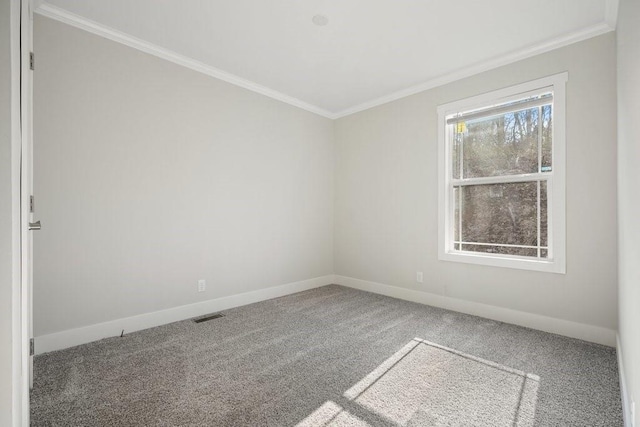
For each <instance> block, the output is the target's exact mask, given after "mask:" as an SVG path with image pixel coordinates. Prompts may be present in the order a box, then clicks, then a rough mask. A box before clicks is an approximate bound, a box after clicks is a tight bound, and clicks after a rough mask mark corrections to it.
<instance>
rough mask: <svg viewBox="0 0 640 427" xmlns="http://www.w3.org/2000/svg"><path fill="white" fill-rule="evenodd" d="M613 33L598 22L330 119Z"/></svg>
mask: <svg viewBox="0 0 640 427" xmlns="http://www.w3.org/2000/svg"><path fill="white" fill-rule="evenodd" d="M607 1H608V3H614V2H615V3H616V5H617V0H607ZM616 7H617V6H616ZM607 10H609V8H607ZM613 30H614V28H613V27H611V25H610V24H609V22H600V23H598V24H595V25H592V26H590V27H587V28H584V29H582V30H578V31H575V32H573V33H569V34H566V35H564V36H562V37H557V38H554V39H551V40H547V41H545V42H542V43H537V44H534V45H531V46H529V47H527V48H524V49H518V50H516V51H512V52H511V53H507V54H506V55H501V56H498V57H495V58H492V59H489V60H487V61H482V62H479V63H476V64H474V65H471V66H469V67H463V68H459V69H458V70H454V71H452V72H449V73H447V74H444V75H441V76H438V77H435V78H433V79H430V80H427V81H426V82H423V83H420V84H418V85H416V86H411V87H409V88H406V89H402V90H399V91H397V92H393V93H391V94H389V95H385V96H382V97H380V98H376V99H373V100H371V101H367V102H364V103H362V104H359V105H356V106H354V107H351V108H347V109H346V110H343V111H340V112H338V113H336V114H334V118H335V119H339V118H341V117H345V116H349V115H351V114H355V113H358V112H360V111H364V110H368V109H370V108H373V107H377V106H379V105H382V104H386V103H389V102H392V101H395V100H398V99H400V98H405V97H407V96H411V95H415V94H416V93H419V92H424V91H425V90H429V89H433V88H435V87H438V86H443V85H445V84H448V83H452V82H455V81H457V80H461V79H464V78H467V77H471V76H473V75H476V74H479V73H482V72H484V71H489V70H492V69H494V68H498V67H501V66H503V65H508V64H512V63H514V62H517V61H521V60H523V59H527V58H530V57H532V56H535V55H539V54H541V53H545V52H549V51H551V50H554V49H558V48H561V47H564V46H568V45H570V44H573V43H577V42H580V41H583V40H586V39H589V38H591V37H596V36H599V35H602V34H605V33H608V32H611V31H613Z"/></svg>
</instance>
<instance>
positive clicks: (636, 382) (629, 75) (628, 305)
mask: <svg viewBox="0 0 640 427" xmlns="http://www.w3.org/2000/svg"><path fill="white" fill-rule="evenodd" d="M638 22H640V3H639V2H638V1H632V0H621V1H620V9H619V20H618V31H617V38H618V227H619V228H618V239H619V243H618V253H619V270H618V275H619V289H618V292H619V304H620V320H619V324H620V330H619V334H620V347H621V348H620V349H621V350H622V354H621V360H622V366H623V367H624V374H625V378H624V383H625V384H626V388H627V390H626V391H627V397H628V398H629V400H628V401H627V402H626V403H627V405H629V406H630V401H631V398H632V397H633V399H635V402H636V418H635V421H636V425H637V426H640V407H637V405H640V332H639V328H640V263H639V262H640V196H639V195H640V175H638V171H639V170H640V130H639V129H638V123H640V27H639V26H638Z"/></svg>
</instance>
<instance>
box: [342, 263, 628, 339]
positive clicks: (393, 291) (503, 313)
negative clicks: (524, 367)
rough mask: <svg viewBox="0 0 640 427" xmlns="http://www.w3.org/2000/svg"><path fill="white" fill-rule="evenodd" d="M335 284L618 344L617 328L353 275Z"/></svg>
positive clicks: (581, 337)
mask: <svg viewBox="0 0 640 427" xmlns="http://www.w3.org/2000/svg"><path fill="white" fill-rule="evenodd" d="M335 283H336V284H338V285H342V286H347V287H350V288H354V289H360V290H363V291H368V292H373V293H376V294H380V295H386V296H389V297H393V298H398V299H403V300H406V301H413V302H417V303H420V304H426V305H430V306H434V307H439V308H444V309H447V310H453V311H458V312H461V313H466V314H471V315H474V316H480V317H484V318H487V319H492V320H497V321H500V322H506V323H511V324H514V325H519V326H524V327H527V328H532V329H537V330H540V331H544V332H550V333H553V334H558V335H564V336H567V337H571V338H577V339H581V340H584V341H589V342H594V343H597V344H602V345H606V346H610V347H614V346H615V345H616V331H614V330H612V329H608V328H603V327H600V326H593V325H587V324H584V323H577V322H572V321H569V320H564V319H557V318H554V317H548V316H542V315H539V314H533V313H527V312H524V311H518V310H512V309H509V308H503V307H497V306H493V305H488V304H482V303H479V302H474V301H468V300H463V299H458V298H452V297H447V296H443V295H437V294H433V293H428V292H423V291H416V290H412V289H406V288H401V287H398V286H391V285H386V284H383V283H376V282H370V281H367V280H361V279H355V278H353V277H346V276H340V275H336V276H335Z"/></svg>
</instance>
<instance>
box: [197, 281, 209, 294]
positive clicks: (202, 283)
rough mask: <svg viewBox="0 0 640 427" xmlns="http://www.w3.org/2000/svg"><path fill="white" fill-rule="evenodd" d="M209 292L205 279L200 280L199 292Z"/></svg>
mask: <svg viewBox="0 0 640 427" xmlns="http://www.w3.org/2000/svg"><path fill="white" fill-rule="evenodd" d="M206 290H207V281H206V280H204V279H200V280H198V292H204V291H206Z"/></svg>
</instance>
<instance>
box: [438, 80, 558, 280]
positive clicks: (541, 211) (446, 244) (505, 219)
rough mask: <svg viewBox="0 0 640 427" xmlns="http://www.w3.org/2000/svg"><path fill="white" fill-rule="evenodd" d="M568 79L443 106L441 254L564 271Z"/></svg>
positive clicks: (463, 259)
mask: <svg viewBox="0 0 640 427" xmlns="http://www.w3.org/2000/svg"><path fill="white" fill-rule="evenodd" d="M566 81H567V73H563V74H559V75H556V76H551V77H547V78H543V79H540V80H536V81H532V82H528V83H524V84H521V85H518V86H513V87H510V88H507V89H503V90H499V91H495V92H491V93H487V94H484V95H480V96H476V97H473V98H469V99H465V100H461V101H456V102H452V103H450V104H446V105H441V106H440V107H438V119H439V137H438V139H439V141H438V142H439V179H440V186H439V196H440V197H439V199H440V200H439V209H440V212H439V226H440V229H439V239H438V244H439V258H440V259H441V260H445V261H459V262H468V263H474V264H485V265H492V266H499V267H510V268H520V269H527V270H538V271H548V272H555V273H564V272H565V170H564V169H565V123H564V121H565V84H566Z"/></svg>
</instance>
